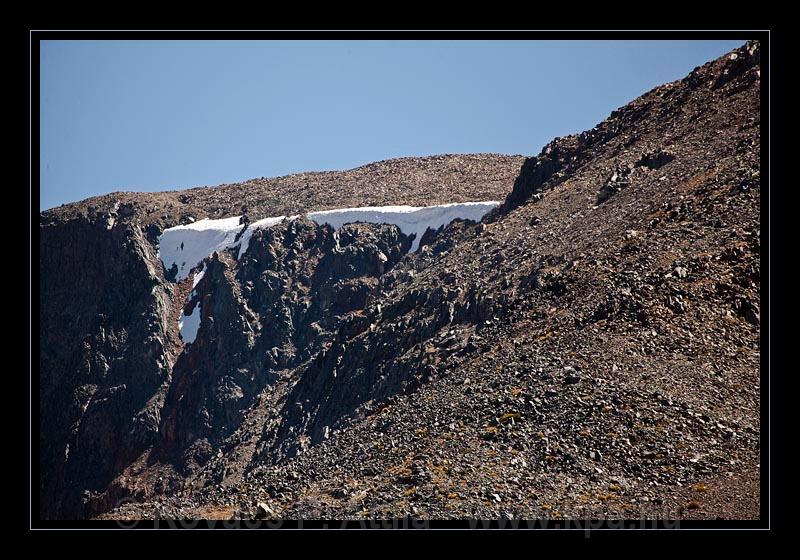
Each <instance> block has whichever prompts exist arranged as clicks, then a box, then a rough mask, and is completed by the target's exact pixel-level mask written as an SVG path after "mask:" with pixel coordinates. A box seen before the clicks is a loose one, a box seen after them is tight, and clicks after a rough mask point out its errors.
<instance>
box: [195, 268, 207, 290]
mask: <svg viewBox="0 0 800 560" xmlns="http://www.w3.org/2000/svg"><path fill="white" fill-rule="evenodd" d="M205 275H206V269H205V267H204V268H203V270H201V271H200V272H197V273H196V274H195V275H194V278H192V291H194V289H195V288H196V287H197V285H198V284H199V283H200V280H202V279H203V276H205Z"/></svg>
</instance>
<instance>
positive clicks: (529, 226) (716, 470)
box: [40, 43, 761, 519]
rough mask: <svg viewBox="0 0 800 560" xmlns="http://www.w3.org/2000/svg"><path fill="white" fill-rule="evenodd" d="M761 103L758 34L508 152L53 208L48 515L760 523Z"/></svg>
mask: <svg viewBox="0 0 800 560" xmlns="http://www.w3.org/2000/svg"><path fill="white" fill-rule="evenodd" d="M759 87H760V67H759V47H758V44H756V43H749V44H747V45H745V46H743V47H742V48H740V49H737V50H735V51H734V52H732V53H729V54H728V55H726V56H724V57H722V58H720V59H718V60H716V61H713V62H711V63H708V64H706V65H704V66H702V67H700V68H698V69H696V70H695V71H693V72H692V73H691V74H690V75H689V76H687V77H686V78H684V79H683V80H680V81H678V82H674V83H671V84H666V85H664V86H661V87H658V88H656V89H654V90H652V91H650V92H648V93H646V94H645V95H643V96H642V97H640V98H638V99H636V100H635V101H633V102H632V103H630V104H629V105H626V106H625V107H623V108H621V109H619V110H617V111H614V112H613V113H612V114H611V116H610V117H609V118H608V119H606V120H605V121H603V122H602V123H600V124H599V125H598V126H597V127H595V128H594V129H592V130H590V131H587V132H584V133H582V134H579V135H575V136H568V137H564V138H558V139H556V140H554V141H553V142H551V143H550V144H548V146H546V147H545V148H544V149H543V151H542V152H541V154H539V155H538V156H536V157H532V158H528V159H525V160H524V161H523V159H522V158H512V157H502V156H442V157H440V158H426V159H423V160H417V159H409V160H396V161H392V162H382V163H380V164H374V165H371V166H365V167H363V168H359V169H357V170H353V171H349V172H342V173H338V174H334V173H330V174H329V173H325V174H305V175H299V176H293V177H290V178H283V179H275V180H269V181H267V180H260V181H254V182H250V183H245V184H243V185H233V186H226V187H218V188H214V189H193V190H190V191H183V192H175V193H158V194H126V193H115V194H113V195H108V196H106V197H100V198H98V199H93V200H90V201H85V202H83V203H78V204H75V205H69V206H65V207H62V208H59V209H55V210H53V211H48V212H45V213H43V214H42V217H41V221H42V227H41V254H42V256H41V261H40V263H41V284H40V293H41V299H40V302H41V309H42V310H41V315H40V319H41V327H40V341H41V358H40V366H41V370H42V373H41V392H40V399H41V400H40V404H41V407H42V416H41V430H40V445H41V453H42V462H41V472H42V478H41V504H42V509H41V512H40V513H41V515H42V516H43V517H47V518H64V517H66V518H73V517H104V518H120V519H129V518H141V517H153V516H155V515H160V516H165V515H166V516H177V515H180V516H191V517H204V518H227V517H234V516H244V517H251V516H255V515H267V516H275V517H289V518H363V517H381V518H385V517H403V516H405V515H414V516H419V517H425V518H474V517H481V518H486V517H493V518H494V517H501V516H504V517H515V518H519V517H524V518H540V517H543V516H551V517H585V516H587V515H588V516H590V517H606V516H610V517H627V518H630V517H640V516H647V517H653V516H659V517H665V516H668V517H680V518H693V517H698V518H716V517H725V518H737V519H740V518H754V517H758V515H759V509H758V508H759V488H758V484H759V479H760V474H759V449H760V445H759V430H760V420H759V406H760V376H759V341H760V330H759V323H760V308H761V301H760V289H759V287H760V175H759V168H760V163H759V149H760V136H759V125H760V111H759V104H760V94H759ZM490 199H496V200H504V203H503V204H502V205H501V206H500V207H499V208H497V209H496V210H494V211H493V212H491V213H490V214H489V215H488V216H486V217H485V218H484V219H483V220H482V221H481V222H480V223H476V222H472V221H460V220H457V221H455V222H452V223H451V224H450V225H448V226H446V227H445V228H443V229H442V230H440V231H438V232H433V231H428V232H427V233H426V234H425V235H424V236H423V238H422V239H421V240H418V241H420V245H421V248H420V250H419V251H417V252H414V253H409V252H408V249H409V248H410V246H411V243H412V242H413V240H412V239H411V238H410V237H409V236H408V235H406V234H404V233H403V232H402V231H401V230H400V229H398V227H397V226H394V225H387V224H383V225H381V224H367V223H359V224H351V225H345V226H343V227H341V228H339V229H333V228H331V227H330V226H326V225H319V224H317V223H315V222H313V221H310V220H308V219H307V218H304V217H302V216H301V217H299V218H298V219H295V220H285V221H282V222H280V223H276V224H275V225H272V226H270V227H265V228H263V229H258V230H255V231H254V232H253V234H252V237H251V238H250V241H249V245H248V247H247V248H246V250H245V251H244V252H243V253H242V255H241V256H239V254H238V252H237V250H223V251H218V252H216V253H214V254H213V255H211V256H209V257H208V258H207V259H206V260H205V261H204V262H203V263H202V270H203V273H202V277H201V278H200V279H199V280H198V281H196V282H195V280H196V278H197V276H198V274H197V270H195V271H194V272H193V273H192V274H191V275H189V276H187V277H185V278H183V279H181V280H179V281H176V282H173V281H171V280H169V279H168V278H167V274H166V273H167V271H166V270H165V268H164V266H163V265H162V264H161V261H160V260H159V258H158V246H157V244H158V240H159V237H160V235H161V234H162V232H163V230H164V229H165V228H168V227H172V226H174V225H177V224H181V223H191V222H192V220H195V219H199V218H204V217H210V218H223V217H228V216H237V215H244V216H245V218H244V219H243V223H246V222H247V221H253V220H258V219H260V218H264V217H267V216H278V215H291V214H302V213H304V212H308V211H312V210H323V209H330V208H336V207H347V206H366V205H379V204H415V205H431V204H439V203H446V202H464V201H468V200H490ZM243 206H244V207H243ZM195 309H199V313H200V327H199V329H198V331H197V334H196V338H195V339H194V341H193V342H191V343H186V342H185V341H184V340H182V338H181V336H180V333H179V329H178V322H179V320H180V318H181V316H183V315H185V314H187V313H194V311H195ZM257 504H261V511H260V512H259V511H257Z"/></svg>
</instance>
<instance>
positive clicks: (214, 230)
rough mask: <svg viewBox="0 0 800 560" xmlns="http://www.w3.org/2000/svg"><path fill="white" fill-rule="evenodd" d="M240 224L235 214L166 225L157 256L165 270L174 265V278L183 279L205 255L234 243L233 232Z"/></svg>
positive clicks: (234, 234) (238, 230)
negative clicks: (189, 222)
mask: <svg viewBox="0 0 800 560" xmlns="http://www.w3.org/2000/svg"><path fill="white" fill-rule="evenodd" d="M242 227H243V226H242V225H241V224H240V223H239V216H235V217H233V218H223V219H221V220H210V219H208V218H206V219H204V220H200V221H197V222H194V223H191V224H186V225H185V226H175V227H172V228H167V229H165V230H164V231H163V232H162V234H161V237H160V238H159V242H158V257H159V258H160V259H161V262H163V263H164V267H165V268H166V269H167V270H169V269H170V268H172V266H173V265H175V266H177V267H178V274H177V275H176V276H175V280H183V279H184V278H186V277H187V276H189V272H190V271H191V270H192V268H194V267H195V266H197V264H198V263H199V262H200V261H202V260H203V259H204V258H206V257H207V256H209V255H211V254H212V253H214V252H215V251H222V250H224V249H227V248H228V247H231V246H232V245H234V244H235V243H237V241H236V235H237V234H238V233H239V232H240V231H241V230H242Z"/></svg>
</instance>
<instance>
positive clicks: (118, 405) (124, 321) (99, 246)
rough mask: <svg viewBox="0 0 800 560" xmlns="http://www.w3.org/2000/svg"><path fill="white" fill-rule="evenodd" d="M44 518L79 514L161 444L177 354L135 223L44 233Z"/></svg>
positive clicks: (151, 257)
mask: <svg viewBox="0 0 800 560" xmlns="http://www.w3.org/2000/svg"><path fill="white" fill-rule="evenodd" d="M39 263H40V284H39V290H40V305H41V316H40V319H41V321H40V328H39V340H40V345H41V350H40V358H39V360H40V361H39V365H40V371H41V377H40V395H39V398H40V404H41V416H40V421H41V428H40V432H39V433H40V440H39V442H40V446H41V447H40V449H41V453H42V464H41V466H42V480H41V492H42V496H43V497H44V498H45V499H43V500H42V507H43V509H42V515H43V516H44V517H62V516H74V515H80V512H81V511H82V507H83V505H82V496H81V494H82V493H83V492H84V491H88V492H96V491H102V490H104V489H105V487H106V486H107V485H108V483H109V482H110V481H111V480H112V479H113V477H114V476H116V475H117V474H118V473H119V471H120V469H122V468H124V466H125V465H127V464H128V463H130V461H131V460H133V459H134V458H135V457H137V456H138V455H139V454H140V453H141V452H142V450H143V449H144V448H145V447H146V446H148V445H152V444H153V443H155V441H156V440H157V434H158V429H159V424H160V411H161V405H162V404H163V399H164V394H165V393H166V389H167V387H168V386H169V382H170V379H171V372H172V363H173V360H174V357H175V354H176V352H177V349H176V340H175V339H174V333H173V332H172V329H170V327H169V325H168V319H169V317H170V308H171V303H170V298H169V293H168V291H167V287H166V286H164V285H163V280H162V278H161V271H160V270H159V269H158V268H156V267H157V266H160V263H159V261H158V259H157V258H156V257H155V254H154V252H153V248H152V246H151V245H150V244H149V243H148V242H147V240H146V239H145V237H144V235H143V233H142V231H141V229H140V228H139V227H138V226H137V225H135V224H132V223H119V224H115V225H114V227H111V228H109V227H108V221H106V220H103V221H85V220H71V221H67V222H64V223H60V224H58V225H51V226H48V227H43V228H42V229H41V254H40V261H39Z"/></svg>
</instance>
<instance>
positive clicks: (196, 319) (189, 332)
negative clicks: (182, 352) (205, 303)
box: [178, 301, 200, 343]
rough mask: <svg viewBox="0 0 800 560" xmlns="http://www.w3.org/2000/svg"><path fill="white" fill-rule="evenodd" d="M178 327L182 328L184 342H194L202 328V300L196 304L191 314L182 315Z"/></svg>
mask: <svg viewBox="0 0 800 560" xmlns="http://www.w3.org/2000/svg"><path fill="white" fill-rule="evenodd" d="M178 328H179V329H180V330H181V338H182V339H183V341H184V342H189V343H191V342H194V339H195V338H197V331H198V329H199V328H200V302H199V301H198V302H197V305H195V306H194V309H193V310H192V312H191V313H190V314H189V315H181V319H180V320H179V321H178Z"/></svg>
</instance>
